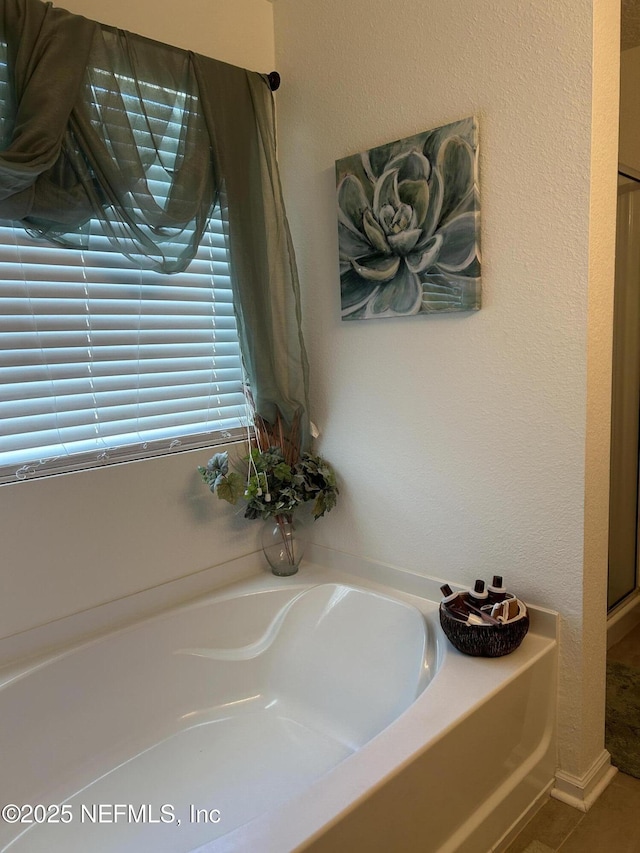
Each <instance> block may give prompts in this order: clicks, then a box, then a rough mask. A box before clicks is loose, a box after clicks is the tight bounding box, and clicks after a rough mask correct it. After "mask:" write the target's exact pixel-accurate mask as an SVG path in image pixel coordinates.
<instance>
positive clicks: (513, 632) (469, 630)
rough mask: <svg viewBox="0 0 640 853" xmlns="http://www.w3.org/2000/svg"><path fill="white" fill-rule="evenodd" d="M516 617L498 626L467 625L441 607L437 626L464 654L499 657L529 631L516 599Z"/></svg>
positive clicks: (526, 612)
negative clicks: (517, 608) (440, 626)
mask: <svg viewBox="0 0 640 853" xmlns="http://www.w3.org/2000/svg"><path fill="white" fill-rule="evenodd" d="M518 604H519V606H520V612H519V614H518V616H516V617H515V618H514V619H511V620H509V621H508V622H503V623H500V624H499V625H490V624H489V623H487V624H485V625H469V624H468V623H467V622H465V621H464V620H462V619H461V618H458V617H457V616H455V615H454V614H453V613H450V612H449V610H448V609H447V608H446V607H445V606H444V604H441V605H440V624H441V625H442V630H443V631H444V633H445V634H446V635H447V637H448V639H449V640H450V642H451V643H452V644H453V645H454V646H455V647H456V649H458V651H461V652H463V653H464V654H465V655H473V656H474V657H483V658H498V657H502V655H508V654H510V653H511V652H513V651H515V650H516V649H517V648H518V646H519V645H520V643H521V642H522V641H523V640H524V638H525V635H526V633H527V631H528V630H529V613H528V611H527V608H526V606H525V605H524V603H523V602H522V601H519V600H518Z"/></svg>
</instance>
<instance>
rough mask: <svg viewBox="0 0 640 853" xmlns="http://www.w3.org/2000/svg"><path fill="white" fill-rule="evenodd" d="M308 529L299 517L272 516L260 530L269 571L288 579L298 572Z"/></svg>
mask: <svg viewBox="0 0 640 853" xmlns="http://www.w3.org/2000/svg"><path fill="white" fill-rule="evenodd" d="M308 534H309V531H308V527H307V525H306V524H305V522H304V520H303V519H302V517H301V516H298V517H296V516H294V515H290V514H288V515H274V516H273V518H268V519H267V520H266V521H265V523H264V527H263V528H262V550H263V551H264V555H265V557H266V558H267V561H268V563H269V565H270V566H271V571H272V572H273V574H274V575H278V577H283V578H286V577H289V576H290V575H295V573H296V572H297V571H298V567H299V565H300V561H301V560H302V557H303V555H304V550H305V548H306V545H307V542H308Z"/></svg>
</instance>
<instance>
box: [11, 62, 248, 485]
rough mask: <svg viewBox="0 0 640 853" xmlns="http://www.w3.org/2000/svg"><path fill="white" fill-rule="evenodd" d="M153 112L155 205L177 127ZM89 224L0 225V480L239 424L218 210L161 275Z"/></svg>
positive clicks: (208, 435)
mask: <svg viewBox="0 0 640 853" xmlns="http://www.w3.org/2000/svg"><path fill="white" fill-rule="evenodd" d="M3 54H4V51H3V50H2V49H0V63H2V62H3V61H4V56H3ZM91 73H92V74H93V75H94V79H93V85H97V83H96V81H97V80H98V79H99V77H100V72H98V71H97V70H96V69H93V70H92V71H90V74H91ZM1 76H2V77H4V76H5V75H1ZM146 89H147V92H146V96H147V101H146V108H147V110H150V111H151V112H152V111H153V98H152V90H153V87H152V86H151V87H150V86H147V87H146ZM7 97H8V92H7V91H6V90H5V89H4V88H3V89H2V91H0V104H2V103H5V104H6V103H7ZM157 107H158V114H159V115H160V111H164V115H163V121H162V123H161V127H162V139H161V141H160V142H158V139H155V142H156V143H158V147H157V149H156V152H155V153H156V157H155V161H154V162H152V163H151V165H150V167H149V169H148V171H147V180H148V183H149V186H150V187H152V189H153V194H154V197H155V199H156V201H157V203H158V204H160V205H162V204H165V203H166V200H167V197H168V194H169V188H168V187H169V183H168V181H169V178H168V176H169V175H170V173H171V169H172V165H173V160H172V158H173V159H175V152H176V150H177V147H178V146H177V142H176V139H177V135H179V133H180V125H179V123H177V122H176V123H173V122H172V121H169V123H167V121H166V109H167V107H166V105H162V104H158V105H157ZM132 108H133V106H132ZM99 121H100V116H99V115H96V116H95V122H96V123H99ZM0 125H2V122H0ZM145 126H147V125H146V123H145ZM0 130H4V127H0ZM172 134H173V135H172ZM88 231H89V240H88V245H87V247H86V248H83V249H67V248H62V247H60V246H56V245H53V244H51V243H48V242H45V241H42V240H34V239H32V238H31V237H29V235H27V234H26V233H25V231H24V230H23V229H22V228H21V227H19V226H15V227H14V226H13V225H12V223H10V222H6V221H4V222H3V221H0V482H12V481H15V480H16V479H26V478H28V477H32V476H41V475H43V474H49V473H57V472H60V471H68V470H73V469H78V468H85V467H89V466H95V465H100V464H105V463H110V462H117V461H122V460H125V459H132V458H141V457H144V456H149V455H153V454H158V453H166V452H168V451H171V450H175V449H179V448H186V447H191V446H203V445H210V444H214V443H216V441H227V440H229V439H230V438H233V437H235V435H237V434H238V431H239V429H240V427H241V426H242V424H243V422H244V421H245V418H244V414H245V401H244V395H243V390H242V366H241V357H240V350H239V344H238V335H237V330H236V323H235V317H234V312H233V302H232V293H231V287H230V280H229V266H228V255H227V250H226V246H225V240H224V234H223V228H222V221H221V218H220V211H219V209H217V210H216V211H215V213H214V217H213V218H212V219H211V221H210V223H209V227H208V230H207V231H206V232H205V235H204V239H203V240H202V242H201V245H200V247H199V249H198V253H197V255H196V257H195V259H194V260H193V261H192V262H191V264H190V265H189V267H188V268H187V270H186V271H185V272H183V273H178V274H175V275H171V276H169V275H162V274H159V273H155V272H152V271H150V270H146V269H139V268H137V267H135V266H134V265H133V264H132V263H131V262H130V261H128V260H127V258H125V257H124V256H123V255H121V254H120V253H118V252H116V251H114V250H113V248H112V247H111V245H110V243H109V241H108V239H107V237H106V235H105V233H104V231H103V229H102V226H101V225H100V223H99V222H98V221H97V220H93V221H92V222H91V223H90V226H89V228H88ZM182 237H183V235H176V242H179V241H180V239H181V238H182Z"/></svg>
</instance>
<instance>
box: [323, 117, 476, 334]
mask: <svg viewBox="0 0 640 853" xmlns="http://www.w3.org/2000/svg"><path fill="white" fill-rule="evenodd" d="M336 183H337V195H338V240H339V249H340V286H341V308H342V319H343V320H365V319H372V318H379V317H404V316H410V315H415V314H433V313H443V312H450V311H477V310H478V309H479V308H480V304H481V281H480V199H479V190H478V125H477V121H476V119H475V118H467V119H463V120H462V121H458V122H454V123H452V124H448V125H444V126H443V127H439V128H436V129H435V130H429V131H427V132H425V133H420V134H417V135H416V136H411V137H408V138H407V139H402V140H399V141H397V142H392V143H389V144H387V145H381V146H380V147H378V148H372V149H371V150H369V151H366V152H364V153H362V154H354V155H352V156H350V157H345V158H344V159H342V160H338V161H337V162H336Z"/></svg>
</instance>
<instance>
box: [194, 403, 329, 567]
mask: <svg viewBox="0 0 640 853" xmlns="http://www.w3.org/2000/svg"><path fill="white" fill-rule="evenodd" d="M254 427H255V432H254V438H253V440H252V442H251V443H250V445H249V452H248V454H246V455H245V456H244V457H243V458H242V459H241V460H239V461H240V465H236V467H240V468H242V467H244V471H243V472H242V473H241V472H240V471H238V470H229V454H228V453H227V452H226V451H223V452H221V453H215V454H214V455H213V456H212V457H211V459H210V460H209V461H208V462H207V464H206V466H199V467H198V471H199V472H200V475H201V477H202V479H203V480H204V482H205V483H206V484H207V485H208V486H209V489H210V490H211V492H213V493H214V494H216V495H217V496H218V498H220V499H221V500H225V501H228V502H229V503H230V504H236V503H237V502H238V500H239V499H240V498H244V499H245V501H246V508H245V512H244V515H245V518H262V519H265V520H268V519H273V520H274V521H275V525H276V528H275V535H276V538H277V542H276V550H279V551H280V553H279V561H280V562H284V563H285V564H288V565H289V567H290V569H291V570H292V571H295V570H297V564H298V562H299V555H297V553H296V548H295V542H294V539H293V532H294V528H293V517H294V513H295V511H296V510H297V509H298V508H300V507H301V506H302V505H304V504H308V503H309V502H313V503H312V509H311V511H312V514H313V518H314V520H315V519H318V518H321V517H322V516H323V515H324V514H325V513H327V512H329V511H330V510H331V509H333V507H334V506H335V505H336V500H337V496H338V494H339V492H338V487H337V485H336V477H335V474H334V472H333V469H332V468H331V466H330V465H329V464H328V463H327V462H326V461H325V460H324V459H323V458H322V457H321V456H317V455H315V454H313V453H307V452H302V453H301V452H300V450H299V441H298V440H297V429H296V424H294V428H293V429H292V430H291V431H290V433H289V435H288V437H287V436H286V435H285V431H284V429H283V425H282V422H281V421H280V419H278V420H277V422H276V426H275V427H274V426H272V425H271V424H268V423H266V422H265V421H264V420H263V419H262V418H260V416H258V415H254ZM280 546H281V547H280ZM264 550H265V554H266V555H267V558H269V552H268V549H267V546H266V545H264ZM269 562H270V563H271V565H272V568H274V571H276V569H275V567H274V563H273V562H272V560H271V559H269ZM292 571H289V570H287V571H286V572H285V571H277V572H276V573H278V574H285V573H286V574H290V573H292Z"/></svg>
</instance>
